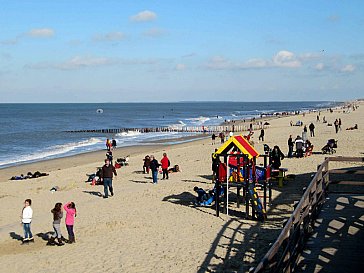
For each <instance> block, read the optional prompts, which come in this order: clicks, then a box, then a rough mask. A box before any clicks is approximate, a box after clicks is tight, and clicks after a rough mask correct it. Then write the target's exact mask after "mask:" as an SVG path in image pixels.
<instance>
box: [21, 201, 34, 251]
mask: <svg viewBox="0 0 364 273" xmlns="http://www.w3.org/2000/svg"><path fill="white" fill-rule="evenodd" d="M31 205H32V200H31V199H26V200H25V201H24V207H23V210H22V216H21V218H22V219H21V222H22V224H23V229H24V238H23V244H25V243H29V242H34V238H33V234H32V231H31V230H30V224H31V222H32V218H33V209H32V208H31Z"/></svg>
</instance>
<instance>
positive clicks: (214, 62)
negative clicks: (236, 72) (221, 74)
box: [206, 56, 234, 69]
mask: <svg viewBox="0 0 364 273" xmlns="http://www.w3.org/2000/svg"><path fill="white" fill-rule="evenodd" d="M206 67H207V68H209V69H233V68H234V66H233V65H232V63H231V62H230V61H229V60H228V59H225V58H224V57H222V56H214V57H212V58H211V59H210V60H209V62H208V63H207V64H206Z"/></svg>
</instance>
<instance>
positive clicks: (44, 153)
mask: <svg viewBox="0 0 364 273" xmlns="http://www.w3.org/2000/svg"><path fill="white" fill-rule="evenodd" d="M102 142H103V140H101V139H99V138H90V139H87V140H83V141H79V142H71V143H67V144H63V145H55V146H51V147H48V148H46V149H44V150H40V151H38V152H35V153H32V154H29V155H24V156H19V157H17V158H16V159H15V160H14V159H12V160H4V161H0V166H3V165H9V164H14V163H21V162H32V161H37V160H40V159H46V158H53V157H57V156H60V155H63V154H66V153H70V152H72V151H74V150H76V149H81V148H84V147H87V146H94V145H97V144H99V143H102Z"/></svg>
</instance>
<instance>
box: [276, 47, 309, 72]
mask: <svg viewBox="0 0 364 273" xmlns="http://www.w3.org/2000/svg"><path fill="white" fill-rule="evenodd" d="M273 64H274V66H277V67H290V68H296V67H300V66H301V65H302V64H301V62H300V61H299V60H298V59H297V57H296V56H295V55H294V54H293V53H292V52H290V51H286V50H282V51H279V52H278V53H277V54H276V55H274V56H273Z"/></svg>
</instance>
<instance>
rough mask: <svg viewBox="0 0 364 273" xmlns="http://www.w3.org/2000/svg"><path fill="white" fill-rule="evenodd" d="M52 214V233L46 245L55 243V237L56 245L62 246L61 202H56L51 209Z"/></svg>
mask: <svg viewBox="0 0 364 273" xmlns="http://www.w3.org/2000/svg"><path fill="white" fill-rule="evenodd" d="M51 213H52V215H53V229H54V234H53V235H52V236H51V237H50V238H49V240H48V243H47V245H55V242H54V241H55V240H56V238H57V241H58V245H59V246H62V245H64V243H63V242H62V238H63V236H62V233H61V219H62V217H63V211H62V203H56V205H55V206H54V208H53V209H52V210H51Z"/></svg>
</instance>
